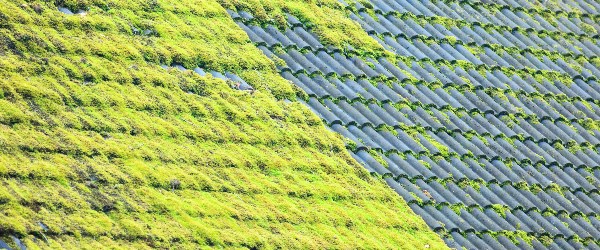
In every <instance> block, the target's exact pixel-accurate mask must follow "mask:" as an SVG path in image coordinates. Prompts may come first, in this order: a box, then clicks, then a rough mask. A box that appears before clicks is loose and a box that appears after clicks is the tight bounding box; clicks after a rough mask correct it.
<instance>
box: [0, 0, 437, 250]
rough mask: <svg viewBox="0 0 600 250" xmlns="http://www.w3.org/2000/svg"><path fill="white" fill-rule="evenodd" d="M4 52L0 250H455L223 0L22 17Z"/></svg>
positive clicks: (74, 7) (10, 9)
mask: <svg viewBox="0 0 600 250" xmlns="http://www.w3.org/2000/svg"><path fill="white" fill-rule="evenodd" d="M55 2H56V3H62V4H64V6H56V5H55ZM312 6H313V7H312V8H314V9H316V10H318V9H319V7H317V6H315V5H314V4H313V5H312ZM59 7H61V9H60V10H62V12H61V11H60V10H59ZM66 10H68V11H66ZM71 13H79V14H71ZM348 21H349V20H348ZM349 22H350V21H349ZM361 32H362V31H361ZM338 33H339V32H338ZM365 36H366V35H365ZM0 37H1V38H0V187H2V188H0V211H2V212H1V213H0V248H5V247H7V245H8V247H11V248H14V249H19V248H21V247H23V246H26V247H29V248H34V249H35V248H38V247H39V248H51V249H80V248H84V249H88V248H102V249H103V248H131V249H149V248H174V249H197V248H201V247H215V248H284V249H288V248H334V247H339V248H388V249H391V248H397V247H398V246H403V247H406V248H411V249H414V248H422V247H430V248H444V247H445V245H444V243H443V241H442V240H441V238H440V237H439V236H438V235H437V234H435V233H434V232H433V231H432V230H431V229H429V228H428V227H427V225H426V224H425V222H424V221H423V220H422V219H421V218H420V217H418V216H416V215H415V214H414V213H413V212H412V211H411V210H410V208H409V207H408V205H407V204H406V203H405V202H404V201H402V199H401V197H399V196H397V195H396V194H395V193H394V192H393V191H392V190H391V189H389V188H388V187H387V186H386V184H385V182H384V181H383V180H381V179H379V178H374V177H372V176H370V175H369V174H368V172H367V171H365V170H364V169H363V168H362V167H361V166H360V165H359V164H358V163H357V162H356V161H355V160H354V159H353V158H352V157H351V156H350V154H349V153H347V151H346V150H345V148H344V144H343V141H342V138H341V137H340V136H339V135H337V134H335V133H332V132H330V131H327V129H326V127H325V126H323V123H322V121H321V119H319V118H318V117H317V116H316V115H315V114H313V113H312V112H311V111H310V110H309V108H307V107H306V106H304V105H302V104H301V103H300V102H299V101H297V99H296V98H295V92H296V91H297V88H295V87H294V86H293V85H292V84H291V83H289V82H288V81H287V80H285V79H284V78H282V77H281V76H279V74H278V73H277V71H276V68H275V66H274V63H273V62H272V61H270V60H269V59H268V58H267V57H266V56H265V55H263V54H262V52H261V51H260V50H259V49H257V48H256V47H255V46H254V45H253V44H252V43H250V42H249V40H248V38H247V36H246V35H245V33H244V32H243V31H242V30H241V29H240V28H239V27H238V26H237V25H236V24H235V23H234V22H233V20H232V19H231V18H230V17H229V15H228V14H227V12H226V11H225V9H224V8H223V7H222V6H221V5H220V4H219V3H217V2H215V1H195V0H186V1H52V2H48V1H28V2H27V3H19V2H17V1H8V2H3V3H2V4H0ZM163 67H164V68H163ZM225 80H228V81H234V82H241V83H246V84H248V85H249V86H252V87H253V88H254V89H255V90H256V91H254V92H253V93H252V94H250V93H248V92H249V91H239V90H236V89H234V88H231V85H230V83H231V82H228V81H225ZM239 88H241V89H245V88H246V87H239Z"/></svg>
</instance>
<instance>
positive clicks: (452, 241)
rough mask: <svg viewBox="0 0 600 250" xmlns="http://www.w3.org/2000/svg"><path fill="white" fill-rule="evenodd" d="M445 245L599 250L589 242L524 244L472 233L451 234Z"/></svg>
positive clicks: (557, 240) (537, 241)
mask: <svg viewBox="0 0 600 250" xmlns="http://www.w3.org/2000/svg"><path fill="white" fill-rule="evenodd" d="M444 241H445V242H446V244H447V245H448V246H449V247H450V248H452V249H469V250H471V249H473V250H479V249H524V250H531V249H536V250H537V249H564V250H575V249H586V248H587V249H593V250H597V249H600V247H599V246H598V244H597V243H594V242H591V243H589V244H588V245H587V246H584V245H583V244H582V243H580V242H578V241H576V240H573V239H571V240H565V239H563V238H555V239H552V240H551V241H550V242H546V241H544V243H542V242H540V240H538V239H533V240H532V241H531V242H526V241H525V240H523V239H522V238H520V237H515V241H516V242H514V241H512V240H511V239H509V238H508V237H506V236H504V235H498V236H492V235H491V234H482V235H481V236H478V235H477V234H475V233H473V232H469V233H465V234H464V235H463V234H461V233H459V232H452V233H450V234H449V235H448V237H446V238H444Z"/></svg>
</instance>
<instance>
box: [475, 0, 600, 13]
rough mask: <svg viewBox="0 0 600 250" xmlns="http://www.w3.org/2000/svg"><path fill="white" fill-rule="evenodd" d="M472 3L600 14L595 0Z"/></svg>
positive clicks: (488, 1)
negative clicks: (550, 2)
mask: <svg viewBox="0 0 600 250" xmlns="http://www.w3.org/2000/svg"><path fill="white" fill-rule="evenodd" d="M467 1H468V2H470V3H478V2H479V3H483V4H498V5H502V6H511V7H512V8H524V9H527V10H530V9H535V8H541V9H543V10H548V11H552V12H558V11H562V12H569V13H578V12H583V13H587V14H592V15H598V14H600V3H598V2H597V1H594V0H574V1H553V2H552V4H544V3H548V2H547V1H539V0H481V1H477V0H467Z"/></svg>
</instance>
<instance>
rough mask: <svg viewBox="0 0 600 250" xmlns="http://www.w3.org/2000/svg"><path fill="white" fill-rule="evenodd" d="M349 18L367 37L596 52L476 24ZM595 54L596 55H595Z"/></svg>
mask: <svg viewBox="0 0 600 250" xmlns="http://www.w3.org/2000/svg"><path fill="white" fill-rule="evenodd" d="M350 17H351V18H352V19H353V20H355V21H357V22H358V23H359V24H361V26H362V27H363V29H365V30H366V31H367V33H369V34H380V35H391V36H393V37H403V38H414V37H417V36H423V37H425V38H428V39H438V40H441V39H444V38H447V37H455V38H456V40H457V41H461V42H462V43H463V44H472V45H473V46H484V45H490V44H497V45H501V46H504V47H516V48H518V49H520V50H526V49H538V50H540V49H541V50H547V51H550V52H557V53H560V54H563V55H567V54H572V55H574V56H579V55H590V53H589V52H597V51H599V48H598V41H597V40H588V39H565V38H562V37H560V38H558V39H555V38H552V37H550V36H542V37H540V36H538V35H537V34H536V33H535V32H531V31H530V32H525V33H521V32H519V31H512V32H511V31H506V30H500V31H497V30H494V29H487V30H486V29H484V28H483V27H481V26H479V25H474V26H472V27H470V26H460V27H457V26H453V27H445V26H443V25H441V24H439V23H434V24H430V23H422V24H419V22H418V21H419V20H418V19H412V18H407V19H406V20H403V19H401V18H398V17H396V16H393V15H390V16H383V15H380V14H376V18H377V20H375V19H374V18H373V17H372V16H370V15H369V14H368V13H366V12H359V14H358V16H357V15H355V14H354V13H352V14H350ZM596 54H597V53H596Z"/></svg>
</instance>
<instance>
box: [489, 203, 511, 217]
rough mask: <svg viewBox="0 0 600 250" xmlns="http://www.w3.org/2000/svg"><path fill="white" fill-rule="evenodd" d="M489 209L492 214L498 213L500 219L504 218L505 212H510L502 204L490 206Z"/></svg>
mask: <svg viewBox="0 0 600 250" xmlns="http://www.w3.org/2000/svg"><path fill="white" fill-rule="evenodd" d="M491 207H492V209H493V210H494V212H496V213H498V214H499V215H500V216H502V218H506V211H510V209H509V208H508V206H505V205H502V204H492V205H491Z"/></svg>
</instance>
